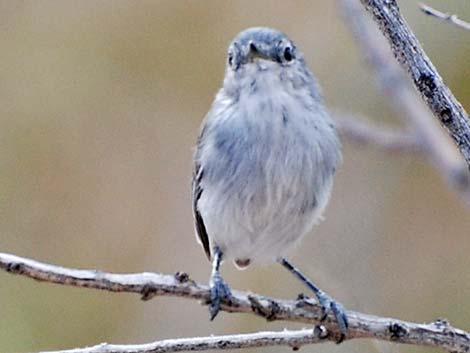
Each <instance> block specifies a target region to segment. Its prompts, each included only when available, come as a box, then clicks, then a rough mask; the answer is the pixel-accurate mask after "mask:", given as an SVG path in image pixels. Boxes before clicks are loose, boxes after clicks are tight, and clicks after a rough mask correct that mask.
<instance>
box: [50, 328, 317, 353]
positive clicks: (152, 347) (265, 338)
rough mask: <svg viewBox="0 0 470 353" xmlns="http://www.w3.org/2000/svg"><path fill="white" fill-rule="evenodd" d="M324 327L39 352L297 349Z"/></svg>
mask: <svg viewBox="0 0 470 353" xmlns="http://www.w3.org/2000/svg"><path fill="white" fill-rule="evenodd" d="M324 332H325V331H324V330H321V329H320V328H319V327H318V328H317V327H316V328H315V329H303V330H297V331H287V330H284V331H281V332H257V333H247V334H238V335H224V336H208V337H193V338H176V339H168V340H162V341H156V342H152V343H145V344H132V345H130V344H129V345H128V344H122V345H121V344H119V345H118V344H108V343H102V344H99V345H96V346H93V347H86V348H75V349H70V350H63V351H50V352H42V353H111V352H113V353H130V352H132V353H164V352H181V351H208V350H215V349H240V348H257V347H266V346H289V347H291V348H293V349H298V348H300V347H301V346H304V345H307V344H312V343H321V342H326V341H325V339H324V337H322V334H323V333H324Z"/></svg>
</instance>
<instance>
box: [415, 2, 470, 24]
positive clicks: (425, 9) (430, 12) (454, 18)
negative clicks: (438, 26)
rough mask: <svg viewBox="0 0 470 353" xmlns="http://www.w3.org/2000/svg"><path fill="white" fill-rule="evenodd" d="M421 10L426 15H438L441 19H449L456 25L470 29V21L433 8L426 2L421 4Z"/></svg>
mask: <svg viewBox="0 0 470 353" xmlns="http://www.w3.org/2000/svg"><path fill="white" fill-rule="evenodd" d="M419 7H420V8H421V11H423V12H424V13H425V14H426V15H429V16H432V17H436V18H438V19H440V20H444V21H448V22H450V23H452V24H453V25H454V26H455V27H458V28H461V29H465V30H467V31H470V23H468V22H465V21H463V20H461V19H460V18H458V17H457V15H450V14H448V13H444V12H441V11H439V10H436V9H433V8H432V7H431V6H428V5H426V4H419Z"/></svg>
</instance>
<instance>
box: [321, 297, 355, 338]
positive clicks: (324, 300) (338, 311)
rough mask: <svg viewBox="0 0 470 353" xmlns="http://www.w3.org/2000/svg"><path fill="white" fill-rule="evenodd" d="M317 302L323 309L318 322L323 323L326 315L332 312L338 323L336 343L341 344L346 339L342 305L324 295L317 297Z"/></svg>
mask: <svg viewBox="0 0 470 353" xmlns="http://www.w3.org/2000/svg"><path fill="white" fill-rule="evenodd" d="M318 302H319V304H320V305H321V306H322V308H323V316H322V318H321V319H320V320H321V321H324V320H325V319H326V318H327V316H328V314H329V313H330V312H332V313H333V315H334V316H335V318H336V321H337V323H338V328H339V333H340V336H339V338H338V340H337V341H336V343H338V344H339V343H341V342H343V340H344V339H345V338H346V331H347V329H348V317H347V315H346V310H345V309H344V307H343V305H342V304H341V303H338V302H337V301H335V300H334V299H333V298H331V297H330V296H329V295H327V294H325V293H322V295H320V296H318Z"/></svg>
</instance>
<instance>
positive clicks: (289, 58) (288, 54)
mask: <svg viewBox="0 0 470 353" xmlns="http://www.w3.org/2000/svg"><path fill="white" fill-rule="evenodd" d="M293 58H294V56H293V55H292V48H291V47H290V46H287V47H285V48H284V60H286V61H292V59H293Z"/></svg>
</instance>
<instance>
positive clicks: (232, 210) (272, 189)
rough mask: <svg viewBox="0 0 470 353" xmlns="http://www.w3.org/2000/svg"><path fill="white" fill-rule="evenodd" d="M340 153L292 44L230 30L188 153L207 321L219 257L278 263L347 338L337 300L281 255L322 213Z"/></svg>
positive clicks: (221, 284)
mask: <svg viewBox="0 0 470 353" xmlns="http://www.w3.org/2000/svg"><path fill="white" fill-rule="evenodd" d="M341 159H342V155H341V144H340V141H339V138H338V135H337V132H336V129H335V126H334V124H333V122H332V120H331V118H330V115H329V113H328V111H327V109H326V107H325V104H324V101H323V97H322V94H321V91H320V87H319V85H318V83H317V80H316V78H315V76H314V75H313V74H312V72H311V71H310V70H309V68H308V66H307V64H306V62H305V59H304V57H303V54H302V52H301V51H300V50H299V49H298V48H297V46H296V45H295V44H294V42H293V41H292V40H290V39H289V37H288V36H287V35H285V34H284V33H283V32H281V31H279V30H276V29H272V28H267V27H253V28H248V29H245V30H243V31H241V32H240V33H239V34H238V35H236V36H235V38H234V39H233V41H232V42H231V43H230V45H229V47H228V52H227V59H226V68H225V77H224V80H223V84H222V87H221V88H220V90H219V91H218V93H217V94H216V96H215V99H214V101H213V103H212V106H211V107H210V109H209V112H208V113H207V115H206V116H205V118H204V120H203V122H202V125H201V129H200V133H199V137H198V139H197V143H196V148H195V152H194V157H193V173H192V183H191V185H192V187H191V189H192V209H193V216H194V225H195V233H196V236H197V240H198V242H199V243H200V244H201V245H202V247H203V249H204V251H205V254H206V255H207V257H208V259H209V260H210V261H211V262H212V271H211V276H210V281H209V284H210V301H209V312H210V319H211V320H213V319H214V318H215V317H216V315H217V313H218V312H219V310H220V308H221V303H222V302H223V301H224V300H227V299H229V298H230V296H231V291H230V287H229V286H228V284H227V283H226V282H225V281H224V280H223V278H222V276H221V274H220V265H221V263H222V261H233V263H234V264H235V266H236V267H237V268H239V269H245V268H247V267H248V266H250V265H257V264H258V265H263V264H269V263H279V264H281V265H282V266H283V267H284V268H286V269H287V270H288V271H289V272H291V273H292V274H294V275H295V276H296V277H297V278H298V279H300V280H301V281H302V282H303V283H304V284H305V285H306V286H307V287H308V288H309V289H310V290H312V291H313V293H314V295H315V296H316V298H317V300H318V302H319V304H320V305H321V306H322V307H323V310H324V314H325V315H324V317H326V315H327V314H328V313H330V312H332V313H333V314H334V316H335V318H336V320H337V323H338V327H339V331H340V338H339V340H338V342H340V341H342V340H343V339H344V337H345V334H346V331H347V326H348V321H347V315H346V311H345V309H344V307H343V305H341V304H340V303H339V302H337V301H335V300H334V299H332V297H330V296H329V295H328V294H326V293H325V292H323V291H322V290H321V289H320V288H319V287H317V286H316V285H315V284H314V283H313V282H312V281H311V280H309V279H308V278H307V277H306V276H305V275H304V274H303V273H302V272H300V270H299V269H297V268H296V267H295V266H294V265H293V264H292V263H291V262H290V261H289V260H288V259H287V258H286V256H287V254H288V253H289V251H290V250H291V249H293V248H295V246H296V245H297V244H299V242H300V240H301V239H302V238H303V236H304V235H305V234H306V233H308V232H310V230H311V229H312V228H313V226H314V225H315V224H316V223H318V222H319V221H320V220H321V218H322V214H323V211H324V210H325V207H326V206H327V204H328V201H329V198H330V193H331V189H332V186H333V179H334V175H335V173H336V170H337V167H338V165H339V164H340V162H341Z"/></svg>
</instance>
